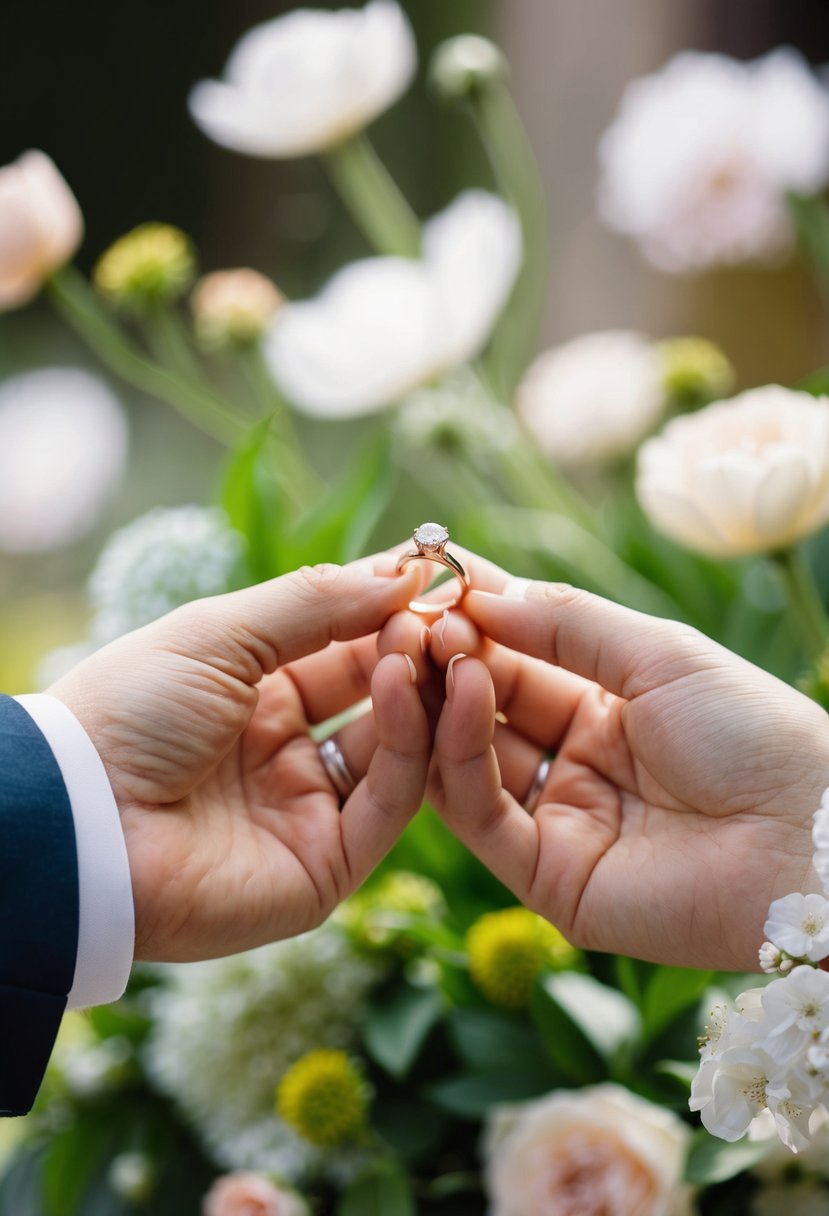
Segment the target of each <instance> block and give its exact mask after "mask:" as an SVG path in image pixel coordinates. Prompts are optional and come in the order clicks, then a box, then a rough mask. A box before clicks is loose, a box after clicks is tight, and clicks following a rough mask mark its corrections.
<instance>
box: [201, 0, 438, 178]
mask: <svg viewBox="0 0 829 1216" xmlns="http://www.w3.org/2000/svg"><path fill="white" fill-rule="evenodd" d="M416 65H417V56H416V49H415V42H414V36H413V34H412V30H411V27H410V25H409V23H408V21H407V20H406V17H405V15H404V14H403V12H402V10H401V9H400V8H399V7H398V5H397V4H394V3H392V0H372V2H371V3H370V4H367V5H366V7H365V8H364V9H340V10H338V11H336V12H317V11H315V10H311V9H298V10H296V11H295V12H292V13H287V14H286V15H285V16H282V17H276V18H274V20H272V21H266V22H265V23H264V24H262V25H257V26H255V27H254V28H253V29H252V30H249V31H248V33H247V34H245V36H244V37H243V38H242V39H241V40H240V41H239V42H238V43H237V45H236V47H235V49H234V51H233V53H232V54H231V56H230V58H229V60H228V62H227V66H226V67H225V75H224V79H223V80H203V81H201V83H200V84H197V85H196V86H195V88H194V89H193V90H192V91H191V93H190V113H191V114H192V116H193V118H194V119H195V121H196V123H197V124H198V125H199V127H201V129H202V131H204V133H205V134H206V135H209V136H210V138H211V139H213V140H215V142H216V143H218V144H221V145H222V146H223V147H225V148H232V149H233V150H234V151H236V152H246V153H248V155H250V156H265V157H290V156H306V155H308V154H310V153H312V152H321V151H324V150H325V149H327V148H331V147H333V146H334V145H336V144H338V143H341V142H342V141H343V140H344V139H347V138H348V137H349V136H350V135H353V134H354V133H355V132H356V131H359V130H360V129H361V128H363V127H364V126H366V125H367V124H368V123H370V122H371V121H372V119H374V118H376V117H377V115H378V114H380V113H382V112H383V110H386V109H387V108H388V107H389V106H390V105H391V104H392V103H393V102H394V101H396V100H397V98H398V97H399V96H400V95H401V93H403V92H404V91H405V89H406V88H407V87H408V85H409V83H410V81H411V79H412V76H413V75H414V72H415V68H416Z"/></svg>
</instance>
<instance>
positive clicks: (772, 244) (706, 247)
mask: <svg viewBox="0 0 829 1216" xmlns="http://www.w3.org/2000/svg"><path fill="white" fill-rule="evenodd" d="M599 157H600V161H601V170H602V177H601V182H600V188H599V201H600V207H601V211H602V214H603V216H604V218H605V220H606V221H607V223H608V224H610V225H611V226H612V227H613V228H617V229H618V230H619V231H620V232H624V233H627V234H628V235H630V236H632V237H634V238H635V239H636V240H637V241H638V242H639V244H640V246H641V248H642V251H643V253H644V254H645V256H646V257H647V258H648V259H649V260H650V261H651V262H653V263H654V264H655V265H656V266H659V267H660V268H662V269H663V270H668V271H674V272H677V271H679V272H682V271H692V270H700V269H705V268H706V267H709V266H715V265H720V264H724V263H737V262H746V261H768V260H771V259H775V258H779V257H780V255H781V254H782V253H785V252H786V251H787V249H788V248H789V246H790V245H791V243H792V227H791V223H790V221H789V218H788V215H787V212H786V195H787V193H789V192H794V193H797V194H806V195H809V194H815V193H817V192H818V191H820V190H821V189H822V188H823V186H824V185H825V184H826V181H827V179H829V93H827V91H826V89H825V88H824V87H823V86H822V85H821V84H820V82H819V81H818V80H817V79H816V77H815V76H814V74H813V73H812V71H811V70H810V68H809V66H808V64H807V63H806V61H805V60H804V59H803V57H802V56H801V55H799V54H798V53H797V52H796V51H793V50H791V49H789V48H783V49H779V50H776V51H773V52H771V54H769V55H765V56H764V57H763V58H761V59H756V60H754V61H753V62H751V63H742V62H738V61H737V60H736V59H729V58H728V56H726V55H712V54H702V53H700V52H697V51H683V52H682V53H681V54H679V55H676V56H675V57H674V58H673V59H671V60H670V62H669V63H667V64H666V65H665V67H663V68H662V69H661V70H660V71H658V72H656V73H654V74H653V75H652V76H645V77H643V78H641V79H640V80H634V81H633V82H632V83H631V84H630V85H629V86H628V88H627V90H626V92H625V94H624V97H623V98H622V103H621V105H620V107H619V113H618V114H617V116H616V118H615V119H614V121H613V123H612V124H611V126H610V127H609V128H608V130H607V131H606V132H605V135H604V137H603V139H602V142H601V145H600V149H599Z"/></svg>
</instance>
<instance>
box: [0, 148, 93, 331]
mask: <svg viewBox="0 0 829 1216" xmlns="http://www.w3.org/2000/svg"><path fill="white" fill-rule="evenodd" d="M82 236H83V216H82V215H81V209H80V207H79V206H78V204H77V201H76V200H75V196H74V194H73V193H72V191H71V190H70V189H69V187H68V186H67V184H66V182H65V181H64V179H63V178H62V177H61V175H60V173H59V172H58V169H57V167H56V165H55V164H54V162H53V161H52V160H50V159H49V157H48V156H46V154H45V153H44V152H37V151H32V152H26V153H24V154H23V156H21V157H20V158H19V159H18V160H16V161H15V162H14V164H13V165H6V166H5V167H4V168H2V169H0V312H3V311H5V310H6V309H9V308H18V307H20V305H21V304H25V303H26V302H27V301H28V300H30V299H31V298H32V297H33V296H34V295H36V294H37V292H38V291H39V290H40V288H41V287H42V286H43V283H44V282H45V280H46V279H47V278H48V277H49V275H50V274H51V273H52V271H53V270H57V268H58V267H59V266H62V265H63V264H64V262H68V261H69V259H70V258H71V257H72V255H73V253H74V252H75V250H76V249H77V248H78V245H80V243H81V237H82Z"/></svg>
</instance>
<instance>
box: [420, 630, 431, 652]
mask: <svg viewBox="0 0 829 1216" xmlns="http://www.w3.org/2000/svg"><path fill="white" fill-rule="evenodd" d="M431 640H432V631H431V629H430V628H429V626H428V625H424V626H423V628H422V629H421V631H420V653H421V654H422V655H423V657H424V659H425V658H426V655H427V654H428V653H429V643H430V642H431Z"/></svg>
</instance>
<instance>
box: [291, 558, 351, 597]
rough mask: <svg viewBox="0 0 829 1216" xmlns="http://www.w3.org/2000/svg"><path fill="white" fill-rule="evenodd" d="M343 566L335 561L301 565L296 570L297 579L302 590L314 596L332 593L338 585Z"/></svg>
mask: <svg viewBox="0 0 829 1216" xmlns="http://www.w3.org/2000/svg"><path fill="white" fill-rule="evenodd" d="M341 574H342V566H337V565H335V564H334V563H333V562H318V563H316V564H315V565H313V566H300V568H299V569H298V570H297V572H296V580H297V583H298V585H299V588H300V591H304V592H306V593H307V594H309V595H311V596H313V597H314V598H318V597H325V596H326V595H330V594H331V593H332V592H333V591H334V590H335V589H336V587H337V584H338V583H339V580H340V576H341Z"/></svg>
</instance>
